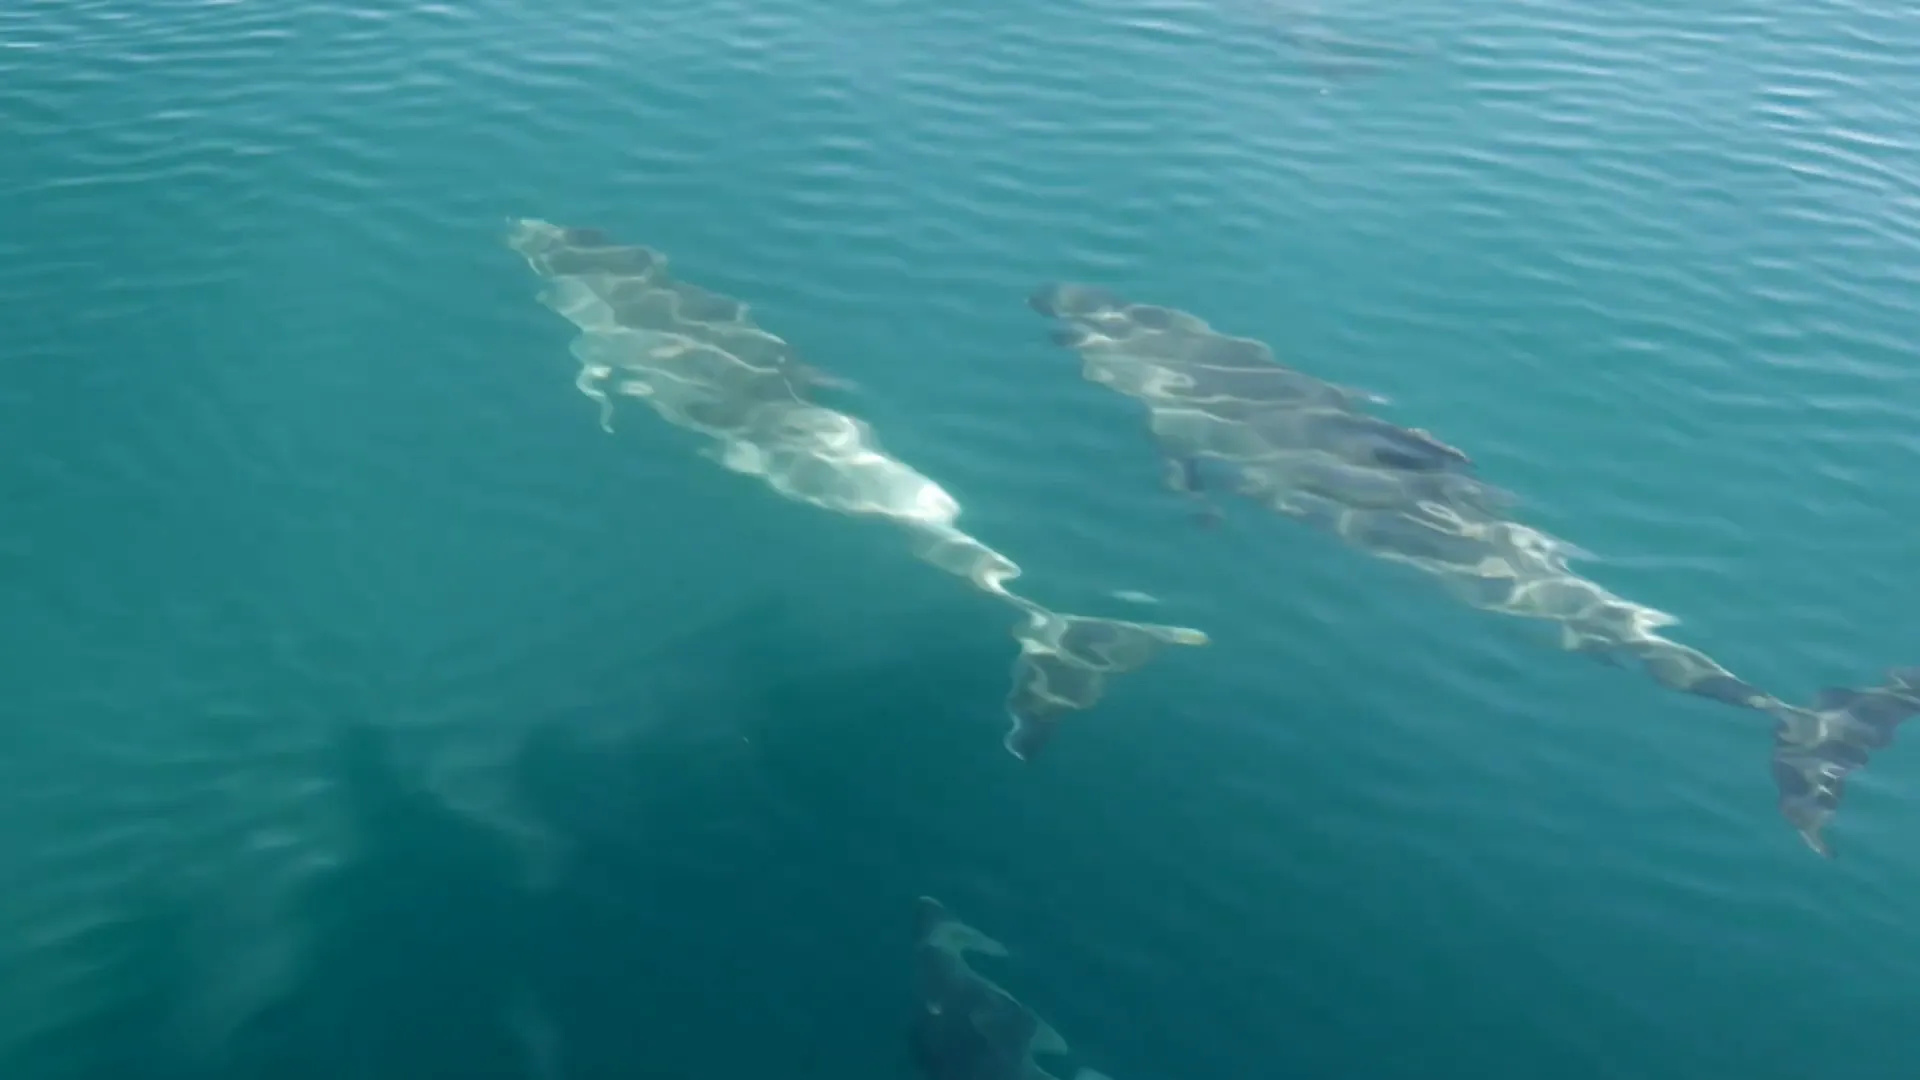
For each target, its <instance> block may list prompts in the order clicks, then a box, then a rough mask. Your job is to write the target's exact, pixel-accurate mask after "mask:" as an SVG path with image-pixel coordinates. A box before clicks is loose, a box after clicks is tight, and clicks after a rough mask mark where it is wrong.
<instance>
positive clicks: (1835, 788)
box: [1773, 666, 1920, 858]
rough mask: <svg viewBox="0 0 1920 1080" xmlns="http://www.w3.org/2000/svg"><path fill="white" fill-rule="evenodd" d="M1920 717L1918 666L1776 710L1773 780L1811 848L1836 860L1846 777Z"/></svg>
mask: <svg viewBox="0 0 1920 1080" xmlns="http://www.w3.org/2000/svg"><path fill="white" fill-rule="evenodd" d="M1916 713H1920V666H1915V667H1899V668H1894V669H1893V670H1891V671H1889V672H1888V673H1887V681H1886V683H1885V684H1884V685H1881V686H1877V687H1874V688H1872V689H1870V690H1852V689H1847V688H1843V687H1828V688H1827V689H1825V690H1822V691H1820V693H1819V694H1817V695H1815V696H1814V700H1813V704H1812V706H1811V707H1807V708H1802V707H1799V706H1791V705H1783V706H1781V707H1779V708H1778V709H1776V710H1774V716H1775V720H1776V721H1777V722H1776V724H1775V726H1774V736H1773V779H1774V783H1775V784H1776V785H1777V786H1778V787H1779V789H1780V813H1781V814H1782V816H1784V817H1785V818H1786V819H1787V821H1788V822H1790V823H1792V825H1793V827H1794V828H1795V829H1797V830H1799V832H1800V836H1801V838H1802V839H1803V840H1805V841H1806V842H1807V846H1808V847H1810V848H1812V849H1813V850H1814V851H1815V852H1816V853H1818V854H1820V855H1823V856H1826V857H1828V858H1831V857H1832V856H1833V849H1832V848H1831V846H1830V845H1829V844H1828V843H1827V839H1826V835H1825V832H1826V827H1827V824H1828V822H1830V821H1832V820H1833V815H1834V814H1835V813H1836V812H1837V811H1838V810H1839V808H1840V800H1841V798H1842V796H1843V795H1844V794H1845V792H1846V783H1847V777H1848V775H1849V774H1851V773H1853V772H1855V771H1857V770H1859V769H1860V768H1862V767H1864V766H1865V765H1866V764H1867V759H1868V757H1869V756H1870V755H1871V754H1872V752H1873V751H1875V750H1879V749H1881V748H1883V747H1887V746H1890V745H1892V744H1893V734H1894V729H1895V728H1897V727H1899V725H1900V723H1901V721H1903V720H1906V719H1907V718H1908V717H1910V716H1913V715H1915V714H1916Z"/></svg>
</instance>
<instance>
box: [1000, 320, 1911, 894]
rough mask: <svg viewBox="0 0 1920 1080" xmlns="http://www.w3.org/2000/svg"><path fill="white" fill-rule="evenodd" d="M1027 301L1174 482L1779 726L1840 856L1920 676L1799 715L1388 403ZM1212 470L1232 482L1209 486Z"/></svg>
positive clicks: (1185, 340) (1778, 765)
mask: <svg viewBox="0 0 1920 1080" xmlns="http://www.w3.org/2000/svg"><path fill="white" fill-rule="evenodd" d="M1028 306H1030V307H1032V308H1033V309H1034V310H1035V311H1037V312H1039V313H1041V314H1042V315H1046V316H1048V317H1049V318H1051V319H1053V320H1054V327H1053V329H1052V331H1051V333H1050V335H1049V337H1050V339H1051V340H1052V341H1054V342H1055V343H1056V344H1059V345H1062V346H1064V347H1067V348H1071V349H1073V350H1075V351H1076V352H1077V353H1079V355H1080V359H1081V372H1082V374H1083V375H1084V376H1085V377H1086V379H1087V380H1088V381H1090V382H1094V383H1098V384H1100V385H1103V386H1106V387H1109V388H1110V389H1113V390H1115V391H1117V392H1120V393H1123V394H1126V395H1127V396H1129V397H1132V398H1134V399H1136V400H1138V401H1139V402H1141V403H1142V404H1143V405H1145V406H1146V409H1147V414H1148V429H1149V431H1150V432H1151V433H1152V436H1153V438H1154V440H1155V442H1156V443H1157V445H1158V446H1159V448H1160V453H1161V455H1162V458H1163V461H1164V470H1165V471H1164V474H1163V475H1164V476H1165V481H1164V482H1165V483H1166V484H1167V486H1169V487H1172V488H1174V489H1175V490H1179V491H1183V492H1186V493H1189V494H1199V493H1201V492H1202V489H1203V488H1204V489H1205V490H1206V491H1212V490H1215V489H1224V490H1226V491H1228V492H1230V493H1232V494H1235V495H1239V496H1242V497H1244V498H1246V499H1248V500H1250V501H1252V502H1253V503H1255V504H1257V505H1260V506H1263V507H1265V508H1266V509H1268V510H1270V511H1273V512H1274V513H1277V514H1279V515H1281V516H1283V517H1286V518H1289V519H1292V520H1294V521H1298V522H1301V523H1303V524H1306V525H1308V526H1310V527H1313V528H1315V529H1318V530H1320V531H1324V532H1327V533H1331V534H1332V535H1334V536H1336V537H1338V538H1340V539H1341V540H1342V541H1343V542H1345V543H1346V544H1347V545H1348V546H1350V547H1353V548H1355V549H1357V550H1359V551H1362V552H1365V553H1366V554H1369V555H1372V556H1374V557H1376V558H1380V559H1385V560H1388V561H1393V562H1400V563H1405V564H1408V565H1412V566H1415V567H1417V568H1419V569H1421V570H1422V571H1424V572H1426V573H1427V574H1429V575H1430V576H1432V577H1434V578H1436V579H1437V580H1439V581H1440V583H1441V584H1442V585H1443V586H1445V587H1446V588H1447V589H1448V591H1449V592H1451V593H1452V594H1453V595H1455V596H1456V597H1458V598H1459V599H1461V600H1463V601H1464V602H1466V603H1468V604H1471V605H1473V606H1475V607H1479V608H1482V609H1485V610H1488V611H1494V612H1498V613H1501V614H1505V615H1512V616H1516V617H1519V618H1525V619H1532V620H1539V621H1544V622H1547V623H1550V624H1553V625H1554V626H1556V627H1557V628H1558V630H1559V634H1560V644H1561V647H1562V648H1564V649H1567V650H1568V651H1572V652H1577V653H1581V654H1583V655H1586V656H1589V657H1592V658H1594V659H1596V660H1600V661H1603V662H1605V663H1609V664H1612V665H1615V666H1625V665H1626V664H1627V663H1628V662H1631V663H1634V664H1637V665H1638V666H1639V667H1640V669H1641V670H1642V671H1643V672H1645V673H1646V674H1647V675H1648V676H1649V677H1650V678H1652V679H1653V680H1654V681H1655V682H1656V683H1658V684H1659V685H1661V686H1664V687H1667V688H1668V689H1671V690H1676V691H1679V692H1681V693H1686V694H1691V695H1694V696H1698V697H1704V698H1708V699H1710V700H1713V701H1718V702H1721V703H1723V704H1728V705H1733V706H1736V707H1739V708H1743V709H1747V710H1751V711H1755V712H1760V713H1764V714H1766V715H1767V716H1769V717H1771V718H1772V719H1773V722H1774V724H1773V727H1774V748H1773V776H1774V782H1775V787H1776V789H1777V792H1778V805H1779V809H1780V812H1781V814H1782V816H1783V817H1785V818H1786V820H1787V821H1788V822H1789V823H1790V824H1791V825H1792V826H1793V827H1794V829H1795V830H1796V831H1797V832H1798V833H1799V835H1800V837H1801V838H1802V839H1803V840H1804V841H1805V842H1806V844H1807V846H1808V847H1810V848H1811V849H1812V850H1814V851H1815V852H1817V853H1819V854H1821V855H1823V856H1829V857H1830V856H1831V855H1832V854H1833V852H1832V849H1831V847H1830V846H1829V843H1828V841H1827V839H1826V836H1825V833H1826V829H1827V826H1828V824H1829V822H1830V821H1831V820H1832V818H1833V816H1834V813H1835V812H1836V811H1837V809H1838V807H1839V805H1840V800H1841V795H1842V792H1843V791H1844V789H1845V784H1846V778H1847V776H1848V775H1849V774H1851V773H1852V772H1854V771H1856V770H1858V769H1860V768H1861V767H1863V766H1864V765H1865V764H1866V763H1867V759H1868V756H1869V755H1870V754H1871V753H1872V752H1873V751H1875V750H1879V749H1882V748H1884V747H1886V746H1888V745H1890V744H1891V742H1892V740H1893V733H1894V729H1895V728H1896V727H1897V726H1898V725H1899V724H1900V722H1901V721H1903V720H1905V719H1906V718H1908V717H1910V716H1912V715H1914V714H1915V713H1917V712H1920V667H1903V668H1896V669H1893V670H1892V671H1890V672H1889V673H1888V674H1887V681H1886V682H1885V683H1884V684H1883V685H1881V686H1879V687H1875V688H1872V689H1867V690H1851V689H1841V688H1828V689H1825V690H1822V691H1821V692H1820V693H1819V694H1818V695H1816V696H1815V698H1814V699H1813V702H1812V703H1811V704H1810V705H1806V706H1801V705H1795V704H1791V703H1789V702H1787V701H1785V700H1783V699H1781V698H1779V697H1777V696H1775V695H1773V694H1772V693H1769V692H1767V691H1765V690H1762V689H1760V688H1759V687H1757V686H1755V685H1753V684H1752V683H1750V682H1748V681H1746V680H1745V679H1742V678H1740V677H1739V676H1736V675H1734V674H1733V673H1732V672H1731V671H1729V670H1727V669H1726V668H1725V667H1724V666H1722V665H1721V664H1720V663H1719V662H1718V661H1716V660H1714V659H1713V658H1712V657H1710V656H1708V655H1707V654H1706V653H1704V652H1701V651H1700V650H1699V649H1696V648H1693V647H1692V646H1689V645H1685V644H1682V643H1681V642H1678V641H1675V640H1673V639H1672V638H1670V637H1668V636H1666V635H1665V634H1664V633H1662V630H1663V629H1664V628H1666V627H1669V626H1672V625H1673V624H1675V623H1677V622H1678V620H1677V619H1676V618H1674V617H1673V616H1672V615H1669V614H1667V613H1665V612H1662V611H1659V610H1657V609H1655V608H1651V607H1648V606H1646V605H1644V604H1639V603H1636V602H1634V601H1631V600H1628V599H1626V598H1624V597H1621V596H1618V595H1616V594H1614V593H1613V592H1611V591H1610V590H1608V589H1607V588H1605V587H1604V586H1602V585H1600V584H1599V583H1597V582H1594V581H1592V580H1590V579H1588V578H1586V577H1584V576H1582V575H1581V574H1579V573H1577V572H1575V571H1574V570H1573V569H1572V568H1571V565H1570V564H1571V562H1572V561H1573V560H1575V559H1577V558H1580V557H1582V556H1583V555H1584V554H1585V553H1584V552H1583V551H1581V550H1580V549H1579V548H1578V547H1576V546H1574V545H1572V544H1569V543H1567V542H1565V541H1563V540H1560V539H1559V538H1557V537H1553V536H1549V535H1548V534H1546V533H1544V532H1541V531H1540V530H1538V529H1535V528H1533V527H1531V526H1529V525H1526V524H1525V523H1523V522H1522V521H1520V520H1519V519H1518V517H1517V515H1516V513H1515V509H1516V504H1517V500H1515V499H1514V498H1513V497H1512V496H1511V495H1510V494H1509V493H1507V492H1506V491H1504V490H1503V489H1500V488H1497V487H1494V486H1491V485H1489V484H1487V483H1485V482H1484V481H1482V480H1481V479H1480V478H1479V477H1478V475H1477V470H1476V468H1475V466H1474V464H1473V461H1472V459H1471V458H1470V457H1468V456H1467V455H1466V454H1465V453H1464V452H1463V451H1460V450H1459V449H1457V448H1455V447H1453V446H1450V445H1448V444H1447V443H1444V442H1442V441H1440V440H1439V439H1438V438H1436V437H1434V436H1433V435H1432V434H1431V433H1429V432H1426V431H1424V430H1421V429H1418V428H1407V427H1402V426H1400V425H1397V424H1394V423H1392V422H1390V421H1388V420H1385V419H1382V418H1380V417H1377V416H1373V415H1372V414H1370V413H1369V412H1368V411H1367V410H1368V409H1369V408H1370V407H1371V406H1373V405H1377V404H1381V403H1383V401H1384V399H1382V398H1380V397H1379V396H1378V395H1373V394H1369V393H1366V392H1363V391H1357V390H1352V389H1349V388H1344V387H1340V386H1337V385H1335V384H1332V383H1326V382H1323V381H1321V380H1318V379H1316V378H1314V377H1312V376H1309V375H1306V374H1303V373H1301V372H1297V371H1294V370H1293V369H1291V368H1288V367H1286V366H1285V365H1282V364H1280V363H1279V361H1278V360H1276V359H1274V357H1273V351H1272V350H1271V349H1270V348H1268V347H1267V346H1265V345H1264V344H1262V343H1259V342H1255V341H1252V340H1251V339H1247V338H1238V337H1233V336H1230V335H1227V334H1223V333H1221V332H1219V331H1217V330H1215V329H1213V327H1212V326H1210V325H1209V324H1208V323H1207V322H1206V321H1205V320H1204V319H1202V318H1200V317H1199V316H1197V315H1194V314H1192V313H1190V312H1184V311H1179V310H1177V309H1171V308H1162V307H1156V306H1153V305H1147V304H1136V303H1130V302H1128V301H1126V300H1123V299H1122V298H1120V297H1119V296H1117V295H1115V294H1114V293H1112V292H1111V291H1109V290H1106V289H1102V288H1099V287H1097V286H1090V285H1081V284H1073V283H1056V284H1052V285H1048V286H1045V287H1043V288H1041V289H1039V290H1038V291H1036V292H1035V293H1033V294H1032V295H1031V296H1030V297H1029V298H1028ZM1203 461H1204V462H1207V463H1210V465H1211V466H1212V468H1213V471H1215V472H1224V473H1225V474H1227V477H1228V479H1227V480H1226V482H1225V483H1216V482H1213V481H1212V480H1211V479H1209V478H1208V476H1207V475H1206V473H1205V472H1203V470H1201V469H1200V468H1199V463H1201V462H1203Z"/></svg>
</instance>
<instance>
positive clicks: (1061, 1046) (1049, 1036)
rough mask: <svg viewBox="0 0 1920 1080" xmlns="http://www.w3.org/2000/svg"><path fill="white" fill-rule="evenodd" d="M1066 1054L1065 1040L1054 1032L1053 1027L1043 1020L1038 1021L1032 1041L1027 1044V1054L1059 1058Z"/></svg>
mask: <svg viewBox="0 0 1920 1080" xmlns="http://www.w3.org/2000/svg"><path fill="white" fill-rule="evenodd" d="M1067 1052H1068V1048H1067V1040H1066V1039H1065V1038H1064V1037H1062V1036H1061V1034H1060V1033H1059V1032H1058V1031H1055V1030H1054V1028H1053V1025H1052V1024H1049V1023H1047V1022H1046V1021H1045V1020H1040V1021H1038V1026H1037V1027H1035V1028H1034V1031H1033V1040H1032V1041H1031V1042H1029V1043H1027V1053H1029V1054H1047V1055H1049V1056H1053V1057H1061V1056H1064V1055H1065V1054H1066V1053H1067Z"/></svg>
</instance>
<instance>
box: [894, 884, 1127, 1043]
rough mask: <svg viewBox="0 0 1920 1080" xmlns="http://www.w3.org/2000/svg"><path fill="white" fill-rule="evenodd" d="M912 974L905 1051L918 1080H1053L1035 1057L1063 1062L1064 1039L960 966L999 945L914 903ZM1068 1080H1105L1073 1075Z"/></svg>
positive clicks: (944, 913)
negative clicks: (914, 1004) (912, 1005)
mask: <svg viewBox="0 0 1920 1080" xmlns="http://www.w3.org/2000/svg"><path fill="white" fill-rule="evenodd" d="M915 914H916V921H917V924H918V925H917V934H916V941H915V947H914V974H915V983H916V989H917V992H918V995H919V999H920V1008H919V1009H918V1010H917V1011H916V1012H915V1014H914V1020H913V1026H912V1028H911V1030H910V1032H909V1046H910V1049H911V1051H912V1055H913V1064H914V1069H915V1071H916V1072H917V1073H918V1075H919V1077H920V1080H1056V1078H1055V1076H1054V1075H1053V1074H1052V1073H1050V1072H1048V1071H1047V1070H1046V1069H1044V1068H1042V1067H1041V1066H1040V1065H1039V1064H1038V1063H1037V1062H1035V1061H1034V1058H1035V1056H1036V1055H1042V1054H1044V1055H1049V1056H1064V1055H1066V1054H1067V1053H1068V1052H1069V1051H1068V1047H1067V1041H1066V1040H1065V1039H1063V1038H1061V1037H1060V1033H1059V1032H1057V1031H1055V1030H1054V1029H1053V1027H1052V1026H1051V1025H1049V1024H1048V1023H1047V1022H1046V1021H1045V1020H1042V1019H1040V1017H1039V1016H1038V1015H1036V1014H1035V1013H1034V1011H1033V1010H1032V1009H1029V1008H1027V1007H1026V1006H1025V1005H1023V1004H1021V1003H1020V1001H1019V1000H1018V999H1017V998H1015V997H1014V996H1013V995H1012V994H1009V993H1008V992H1007V991H1005V990H1003V989H1001V988H1000V987H999V986H998V985H996V984H995V983H994V982H993V980H991V979H989V978H987V977H986V976H984V975H982V974H980V973H979V972H977V971H975V970H974V969H973V968H972V966H971V965H969V964H968V963H967V954H968V953H979V954H981V955H983V956H1000V957H1003V956H1006V955H1007V949H1006V946H1004V945H1002V944H1000V943H999V942H998V941H995V940H994V939H992V938H990V937H988V936H987V935H985V934H983V933H981V932H980V931H978V930H975V929H974V928H973V927H971V926H968V925H967V924H966V923H963V922H961V921H960V920H959V919H956V918H954V916H953V914H952V913H951V912H949V911H948V910H947V909H946V906H945V905H943V904H941V903H940V901H938V900H935V899H933V898H932V897H930V896H923V897H921V898H920V899H919V901H918V903H917V905H916V912H915ZM1074 1080H1107V1078H1106V1077H1105V1076H1103V1075H1102V1074H1100V1073H1098V1072H1095V1071H1094V1070H1092V1069H1081V1070H1079V1071H1078V1072H1077V1073H1075V1074H1074Z"/></svg>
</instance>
